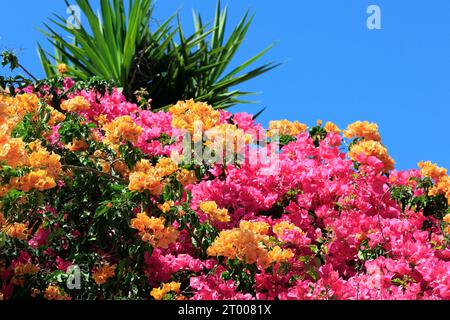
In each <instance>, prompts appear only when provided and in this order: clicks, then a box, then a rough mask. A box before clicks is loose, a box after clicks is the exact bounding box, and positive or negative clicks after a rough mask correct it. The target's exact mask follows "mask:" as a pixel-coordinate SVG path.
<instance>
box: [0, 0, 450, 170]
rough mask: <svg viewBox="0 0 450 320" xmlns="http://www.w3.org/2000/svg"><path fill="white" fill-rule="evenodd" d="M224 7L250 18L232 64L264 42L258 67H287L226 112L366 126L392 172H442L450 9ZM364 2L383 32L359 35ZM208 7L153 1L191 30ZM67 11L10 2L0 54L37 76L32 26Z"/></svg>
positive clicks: (297, 4) (412, 2)
mask: <svg viewBox="0 0 450 320" xmlns="http://www.w3.org/2000/svg"><path fill="white" fill-rule="evenodd" d="M69 2H72V1H69ZM93 2H94V3H95V1H93ZM222 2H223V4H228V6H229V11H230V12H229V13H230V26H231V25H233V24H235V23H236V22H237V21H238V20H239V18H240V17H241V16H242V15H243V14H244V12H245V11H246V10H247V9H250V10H251V11H252V12H254V13H255V14H256V16H255V20H254V23H253V25H252V27H251V30H250V31H249V34H248V37H247V39H246V41H245V43H244V44H243V46H242V50H241V51H240V52H239V53H238V55H237V56H236V63H239V62H242V61H245V60H246V59H247V58H249V57H250V56H251V55H252V54H254V53H256V51H258V50H260V49H263V48H265V47H266V46H267V45H269V44H270V43H272V42H275V43H276V47H275V48H274V49H272V50H271V51H270V52H269V53H268V54H267V55H266V57H265V58H264V59H263V60H262V61H272V60H273V61H280V62H285V63H284V64H283V65H282V66H281V67H279V68H278V69H276V70H274V71H272V72H270V73H269V74H266V75H264V76H262V77H260V78H258V79H255V80H253V81H251V82H249V83H248V84H246V85H245V86H243V87H242V89H244V90H252V91H258V92H260V94H259V95H258V96H256V97H255V99H256V100H258V101H259V102H258V103H257V104H255V105H250V106H248V105H245V106H237V107H234V108H233V109H232V111H242V110H245V111H247V112H251V113H255V112H257V111H258V110H260V109H261V108H262V107H267V110H266V111H265V112H264V114H263V115H262V116H261V117H260V121H261V122H262V123H263V124H264V125H267V123H268V121H269V120H270V119H283V118H287V119H290V120H295V119H296V120H299V121H300V122H304V123H307V124H308V125H313V124H314V123H315V121H316V120H317V119H322V120H324V121H333V122H336V123H337V124H338V125H339V126H341V127H345V126H346V125H347V124H349V123H351V122H353V121H355V120H368V121H373V122H376V123H378V125H379V127H380V131H381V134H382V137H383V143H384V144H385V145H386V146H387V147H388V149H389V152H390V153H391V155H392V157H393V158H394V159H395V160H396V162H397V168H399V169H407V168H414V167H416V164H417V162H418V161H420V160H422V159H425V160H431V161H433V162H437V163H439V164H440V165H442V166H445V167H447V168H450V139H449V137H450V135H449V133H448V121H449V118H450V1H448V0H433V1H427V0H370V1H366V0H308V1H307V0H297V1H291V0H289V1H288V0H280V1H270V0H247V1H242V0H228V1H225V0H223V1H222ZM37 3H38V5H36V4H37ZM371 4H375V5H378V6H379V7H380V8H381V13H382V16H381V19H382V29H381V30H368V29H367V27H366V19H367V17H368V15H367V13H366V9H367V7H368V6H369V5H371ZM214 7H215V1H213V0H172V1H163V0H159V1H158V2H157V3H156V12H155V18H157V19H164V18H167V17H168V16H169V15H170V14H172V13H173V12H174V11H175V10H178V11H179V12H180V14H181V17H182V21H183V24H184V26H186V28H187V30H189V28H191V26H192V23H191V21H192V20H191V10H192V9H196V10H197V11H200V12H201V13H202V15H203V16H204V17H205V18H208V19H211V18H212V17H213V14H214ZM65 10H66V7H65V5H64V1H63V0H40V1H38V2H37V1H31V0H16V1H9V2H8V6H7V7H3V8H2V13H0V49H11V48H14V49H16V50H18V52H19V56H20V58H21V62H22V63H23V64H24V65H26V66H27V67H28V68H29V69H30V70H31V71H32V73H34V74H35V75H37V76H38V77H42V76H43V72H42V70H41V67H40V65H39V62H38V59H37V54H36V49H35V47H36V42H37V41H40V42H41V43H43V44H44V45H45V46H47V44H46V43H45V39H44V37H43V36H42V35H41V34H40V33H39V32H38V31H37V30H36V28H39V27H42V26H43V22H44V21H45V19H46V17H48V16H49V15H50V13H51V12H56V13H58V14H65ZM3 73H5V70H1V74H3Z"/></svg>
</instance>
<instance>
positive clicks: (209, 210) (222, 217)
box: [200, 201, 230, 222]
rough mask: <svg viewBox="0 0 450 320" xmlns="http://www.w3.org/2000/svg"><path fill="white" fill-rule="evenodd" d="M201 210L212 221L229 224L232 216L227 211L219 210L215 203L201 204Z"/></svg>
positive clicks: (206, 202)
mask: <svg viewBox="0 0 450 320" xmlns="http://www.w3.org/2000/svg"><path fill="white" fill-rule="evenodd" d="M200 210H202V211H203V212H204V213H206V214H207V215H208V216H209V217H210V218H211V220H213V221H219V222H229V221H230V216H229V215H228V210H227V209H219V208H218V207H217V203H216V202H214V201H205V202H201V203H200Z"/></svg>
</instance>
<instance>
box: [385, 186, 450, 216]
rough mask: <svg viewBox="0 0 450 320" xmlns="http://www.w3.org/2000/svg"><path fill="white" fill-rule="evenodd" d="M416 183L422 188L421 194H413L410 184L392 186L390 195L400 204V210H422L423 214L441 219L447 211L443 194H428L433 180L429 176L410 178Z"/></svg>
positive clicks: (447, 207)
mask: <svg viewBox="0 0 450 320" xmlns="http://www.w3.org/2000/svg"><path fill="white" fill-rule="evenodd" d="M412 180H414V182H415V183H417V187H418V188H420V189H423V194H421V195H417V196H416V195H414V192H413V190H412V188H411V187H410V186H403V185H401V186H392V187H391V190H390V191H391V197H392V199H394V200H395V201H397V203H399V204H400V207H401V209H402V211H403V212H404V211H405V210H407V209H408V210H410V209H412V210H414V211H415V212H419V211H423V215H424V216H426V217H427V216H434V217H435V218H437V219H439V220H440V219H442V218H443V216H444V215H445V214H446V213H447V212H448V211H449V205H448V201H447V199H446V198H445V196H444V195H442V194H438V195H435V196H431V195H429V191H430V189H431V188H432V187H433V185H434V184H433V181H432V180H431V179H430V178H421V179H412Z"/></svg>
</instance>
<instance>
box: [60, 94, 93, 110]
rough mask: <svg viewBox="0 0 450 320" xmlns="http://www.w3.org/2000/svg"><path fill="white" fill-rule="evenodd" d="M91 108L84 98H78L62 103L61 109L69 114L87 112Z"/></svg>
mask: <svg viewBox="0 0 450 320" xmlns="http://www.w3.org/2000/svg"><path fill="white" fill-rule="evenodd" d="M90 107H91V104H90V103H89V101H87V100H86V99H85V98H84V97H82V96H76V97H75V98H72V99H68V100H66V101H64V102H63V103H61V109H62V110H65V111H68V112H77V111H86V110H89V108H90Z"/></svg>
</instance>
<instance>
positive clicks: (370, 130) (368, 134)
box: [344, 121, 381, 141]
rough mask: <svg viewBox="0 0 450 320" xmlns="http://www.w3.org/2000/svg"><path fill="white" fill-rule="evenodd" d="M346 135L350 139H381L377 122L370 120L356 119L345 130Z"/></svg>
mask: <svg viewBox="0 0 450 320" xmlns="http://www.w3.org/2000/svg"><path fill="white" fill-rule="evenodd" d="M344 137H346V138H348V139H352V138H363V139H364V140H373V141H380V140H381V137H380V133H379V132H378V126H377V124H375V123H369V122H368V121H356V122H354V123H352V124H350V125H349V126H348V127H347V129H346V130H344Z"/></svg>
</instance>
